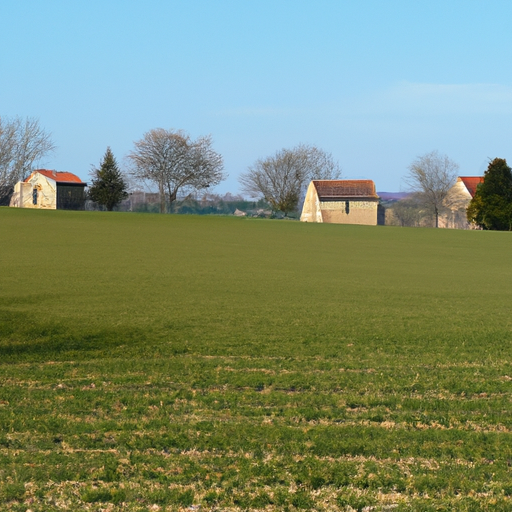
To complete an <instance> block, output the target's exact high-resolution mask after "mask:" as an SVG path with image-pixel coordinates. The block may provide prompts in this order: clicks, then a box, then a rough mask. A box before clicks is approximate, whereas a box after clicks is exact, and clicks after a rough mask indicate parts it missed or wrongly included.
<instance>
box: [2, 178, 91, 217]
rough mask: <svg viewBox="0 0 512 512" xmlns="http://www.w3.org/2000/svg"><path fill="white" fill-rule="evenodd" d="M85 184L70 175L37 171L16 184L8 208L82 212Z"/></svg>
mask: <svg viewBox="0 0 512 512" xmlns="http://www.w3.org/2000/svg"><path fill="white" fill-rule="evenodd" d="M86 186H87V183H83V182H82V180H81V179H80V178H79V177H78V176H76V175H74V174H72V173H70V172H57V171H48V170H45V169H38V170H37V171H33V172H32V174H31V175H30V176H29V177H28V178H26V179H25V180H23V181H19V182H18V183H16V185H15V187H14V193H13V195H12V197H11V202H10V204H9V206H14V207H17V208H44V209H49V210H55V209H57V210H83V209H84V205H85V187H86Z"/></svg>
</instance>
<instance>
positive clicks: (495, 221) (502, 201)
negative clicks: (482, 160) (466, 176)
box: [467, 158, 512, 231]
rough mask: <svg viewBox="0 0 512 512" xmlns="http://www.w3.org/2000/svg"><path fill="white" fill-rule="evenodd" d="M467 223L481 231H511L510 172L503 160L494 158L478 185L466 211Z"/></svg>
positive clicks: (511, 174)
mask: <svg viewBox="0 0 512 512" xmlns="http://www.w3.org/2000/svg"><path fill="white" fill-rule="evenodd" d="M467 218H468V221H469V222H474V223H475V224H477V225H478V226H480V227H481V228H483V229H493V230H498V231H512V170H511V169H510V167H509V166H508V165H507V161H506V160H505V159H503V158H495V159H494V160H493V161H492V162H491V163H490V164H489V167H488V168H487V171H485V174H484V181H483V183H480V185H478V188H477V190H476V192H475V197H473V199H472V200H471V202H470V203H469V206H468V209H467Z"/></svg>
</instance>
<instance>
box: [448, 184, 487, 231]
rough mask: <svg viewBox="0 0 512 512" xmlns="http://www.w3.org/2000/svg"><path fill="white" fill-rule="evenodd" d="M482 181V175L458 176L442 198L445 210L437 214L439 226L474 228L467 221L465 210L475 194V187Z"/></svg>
mask: <svg viewBox="0 0 512 512" xmlns="http://www.w3.org/2000/svg"><path fill="white" fill-rule="evenodd" d="M483 181H484V177H483V176H459V177H458V178H457V182H456V183H455V185H453V187H452V188H451V189H450V190H449V191H448V195H447V196H446V199H445V200H444V206H445V207H446V210H447V211H446V212H443V213H442V214H441V215H440V216H439V227H440V228H451V229H476V226H475V225H472V224H470V223H469V222H468V220H467V218H466V210H467V208H468V206H469V203H470V201H471V199H472V198H473V197H474V196H475V192H476V188H477V187H478V185H480V183H482V182H483Z"/></svg>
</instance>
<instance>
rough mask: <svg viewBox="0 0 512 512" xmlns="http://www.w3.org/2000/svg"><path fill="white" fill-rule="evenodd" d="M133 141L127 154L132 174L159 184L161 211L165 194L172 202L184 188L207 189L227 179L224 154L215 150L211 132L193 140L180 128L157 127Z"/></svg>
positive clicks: (164, 201)
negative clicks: (225, 177)
mask: <svg viewBox="0 0 512 512" xmlns="http://www.w3.org/2000/svg"><path fill="white" fill-rule="evenodd" d="M134 144H135V149H134V150H133V151H132V152H130V153H129V154H128V159H129V160H130V161H131V165H132V175H133V176H134V177H135V178H136V179H138V180H141V181H150V182H152V183H155V184H156V185H157V186H158V190H159V192H160V212H161V213H165V211H166V194H167V197H168V199H169V204H170V205H172V203H173V202H174V201H175V200H176V197H177V194H178V192H179V191H180V190H181V189H194V190H201V189H206V188H209V187H211V186H215V185H218V184H219V183H220V182H221V181H222V180H223V179H224V174H223V172H222V171H223V167H224V166H223V161H222V156H221V155H220V154H219V153H217V152H215V151H214V150H213V148H212V138H211V136H210V135H207V136H206V137H200V138H199V139H197V140H195V141H194V140H192V139H191V138H190V136H189V135H187V134H186V133H185V132H183V131H181V130H180V131H173V130H164V129H163V128H156V129H154V130H150V131H149V132H147V133H146V134H144V137H143V138H142V139H140V140H138V141H136V142H135V143H134Z"/></svg>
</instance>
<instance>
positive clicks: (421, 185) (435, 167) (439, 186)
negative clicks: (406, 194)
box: [405, 151, 459, 228]
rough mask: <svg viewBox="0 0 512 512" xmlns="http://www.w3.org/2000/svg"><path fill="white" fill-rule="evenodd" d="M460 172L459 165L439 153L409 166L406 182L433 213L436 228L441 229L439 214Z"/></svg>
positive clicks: (435, 152) (417, 160)
mask: <svg viewBox="0 0 512 512" xmlns="http://www.w3.org/2000/svg"><path fill="white" fill-rule="evenodd" d="M458 170H459V166H458V164H457V163H455V162H454V161H453V160H450V159H449V158H448V157H447V156H446V155H440V154H439V153H438V152H437V151H432V152H430V153H427V154H425V155H423V156H420V157H418V158H416V160H414V162H413V163H412V164H411V165H410V166H409V173H408V174H407V176H406V177H405V182H406V183H407V185H409V187H410V188H411V190H412V191H414V192H417V197H418V198H419V200H420V203H421V204H423V205H424V206H425V207H427V208H429V209H430V210H431V211H432V213H433V215H434V218H435V227H436V228H437V227H439V213H440V212H441V210H442V208H443V206H444V203H445V199H446V197H447V195H448V191H449V190H450V188H451V187H452V186H453V185H454V183H455V181H456V179H457V171H458Z"/></svg>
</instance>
